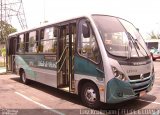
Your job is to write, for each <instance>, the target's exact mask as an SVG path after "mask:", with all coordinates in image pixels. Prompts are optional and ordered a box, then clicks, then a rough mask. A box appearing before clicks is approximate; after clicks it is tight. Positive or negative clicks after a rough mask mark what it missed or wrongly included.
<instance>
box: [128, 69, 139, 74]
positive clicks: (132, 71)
mask: <svg viewBox="0 0 160 115" xmlns="http://www.w3.org/2000/svg"><path fill="white" fill-rule="evenodd" d="M136 72H137V70H136V69H129V70H127V73H136Z"/></svg>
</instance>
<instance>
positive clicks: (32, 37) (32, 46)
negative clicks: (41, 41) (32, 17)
mask: <svg viewBox="0 0 160 115" xmlns="http://www.w3.org/2000/svg"><path fill="white" fill-rule="evenodd" d="M37 44H38V40H37V39H36V31H32V32H30V33H29V52H30V53H37V52H38V47H37Z"/></svg>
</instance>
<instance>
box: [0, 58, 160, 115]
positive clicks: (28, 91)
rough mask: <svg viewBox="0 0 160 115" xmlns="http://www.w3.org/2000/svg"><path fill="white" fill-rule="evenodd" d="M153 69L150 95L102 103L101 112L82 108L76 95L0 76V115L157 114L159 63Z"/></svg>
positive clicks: (158, 104) (8, 75) (159, 101)
mask: <svg viewBox="0 0 160 115" xmlns="http://www.w3.org/2000/svg"><path fill="white" fill-rule="evenodd" d="M154 66H155V74H156V78H155V84H154V86H153V89H152V91H151V92H149V93H148V94H146V95H145V96H143V97H141V98H138V99H134V100H130V101H126V102H123V103H119V104H102V106H101V110H91V109H89V108H87V107H85V106H83V104H82V102H81V100H80V98H79V97H78V96H77V95H74V94H70V93H67V92H64V91H61V90H58V89H55V88H52V87H49V86H46V85H43V84H40V83H37V82H31V83H30V84H29V85H24V84H22V83H21V82H20V80H19V76H17V75H13V74H6V75H0V109H1V111H0V115H1V114H2V115H17V114H18V115H65V114H66V115H78V114H82V115H90V114H96V115H97V114H109V115H111V114H114V115H117V114H119V115H123V114H127V115H138V114H139V115H142V114H143V115H159V114H160V61H155V62H154Z"/></svg>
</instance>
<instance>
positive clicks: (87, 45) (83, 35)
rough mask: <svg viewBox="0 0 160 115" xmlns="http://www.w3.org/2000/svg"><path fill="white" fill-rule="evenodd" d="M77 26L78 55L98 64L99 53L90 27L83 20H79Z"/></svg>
mask: <svg viewBox="0 0 160 115" xmlns="http://www.w3.org/2000/svg"><path fill="white" fill-rule="evenodd" d="M79 24H80V26H79V39H78V52H79V54H80V55H81V56H83V57H85V58H88V59H90V60H92V61H94V62H95V63H99V62H100V59H101V58H100V52H99V48H98V44H97V41H96V37H95V35H94V33H93V31H92V28H91V25H90V24H89V23H88V22H87V21H86V20H84V19H83V20H81V21H80V23H79Z"/></svg>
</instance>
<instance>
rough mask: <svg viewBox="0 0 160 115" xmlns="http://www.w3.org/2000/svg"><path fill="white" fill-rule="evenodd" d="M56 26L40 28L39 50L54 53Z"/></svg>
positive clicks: (55, 49) (55, 47) (55, 48)
mask: <svg viewBox="0 0 160 115" xmlns="http://www.w3.org/2000/svg"><path fill="white" fill-rule="evenodd" d="M56 34H57V33H56V28H53V27H50V28H46V29H45V30H41V37H40V38H41V43H40V52H43V53H53V54H56V51H57V36H56Z"/></svg>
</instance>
